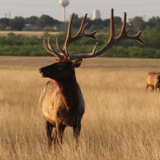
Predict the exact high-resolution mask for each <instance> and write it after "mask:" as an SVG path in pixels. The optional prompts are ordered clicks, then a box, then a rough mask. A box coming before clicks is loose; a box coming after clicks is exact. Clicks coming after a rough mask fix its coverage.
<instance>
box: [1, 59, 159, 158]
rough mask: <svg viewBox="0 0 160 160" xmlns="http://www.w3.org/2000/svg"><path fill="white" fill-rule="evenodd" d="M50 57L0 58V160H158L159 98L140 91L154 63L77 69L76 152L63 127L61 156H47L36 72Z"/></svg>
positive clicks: (102, 62) (89, 63) (95, 62)
mask: <svg viewBox="0 0 160 160" xmlns="http://www.w3.org/2000/svg"><path fill="white" fill-rule="evenodd" d="M52 62H54V58H52V57H0V122H1V123H0V128H1V131H0V159H2V160H52V159H56V160H75V159H76V160H159V159H160V93H159V92H151V91H150V89H149V90H148V92H145V76H146V74H147V72H149V71H157V69H158V70H159V71H160V60H159V59H116V58H114V59H112V58H92V59H86V60H84V61H83V63H82V66H81V67H80V68H78V69H77V70H76V74H77V80H78V82H79V84H80V86H81V89H82V92H83V95H84V99H85V102H86V111H85V114H84V117H83V120H82V131H81V136H80V147H79V149H78V150H77V151H76V150H75V147H74V143H73V136H72V129H71V128H66V130H65V133H64V146H63V149H62V151H59V152H54V151H53V150H52V151H51V152H48V150H47V139H46V136H45V130H44V119H43V116H42V113H41V110H40V108H39V106H38V98H39V93H40V90H41V88H42V86H44V84H45V83H46V81H47V80H48V79H43V78H41V77H40V75H39V73H38V69H39V68H40V67H42V66H45V65H48V64H50V63H52Z"/></svg>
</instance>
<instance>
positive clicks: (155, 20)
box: [147, 17, 160, 28]
mask: <svg viewBox="0 0 160 160" xmlns="http://www.w3.org/2000/svg"><path fill="white" fill-rule="evenodd" d="M147 25H148V26H150V27H152V28H153V27H157V26H160V17H152V18H150V19H149V20H148V22H147Z"/></svg>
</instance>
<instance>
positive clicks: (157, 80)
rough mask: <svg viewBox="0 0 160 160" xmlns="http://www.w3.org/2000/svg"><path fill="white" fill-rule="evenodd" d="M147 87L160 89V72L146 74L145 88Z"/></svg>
mask: <svg viewBox="0 0 160 160" xmlns="http://www.w3.org/2000/svg"><path fill="white" fill-rule="evenodd" d="M148 87H151V88H152V91H153V90H157V89H159V91H160V72H149V73H148V74H147V76H146V90H147V89H148Z"/></svg>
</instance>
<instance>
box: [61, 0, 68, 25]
mask: <svg viewBox="0 0 160 160" xmlns="http://www.w3.org/2000/svg"><path fill="white" fill-rule="evenodd" d="M59 4H60V5H61V6H62V7H63V9H62V21H64V22H65V20H66V19H65V18H66V17H65V16H66V13H65V8H66V7H67V6H68V5H69V0H59Z"/></svg>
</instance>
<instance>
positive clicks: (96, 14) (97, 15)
mask: <svg viewBox="0 0 160 160" xmlns="http://www.w3.org/2000/svg"><path fill="white" fill-rule="evenodd" d="M92 19H93V20H94V19H101V15H100V10H93V17H92Z"/></svg>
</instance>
